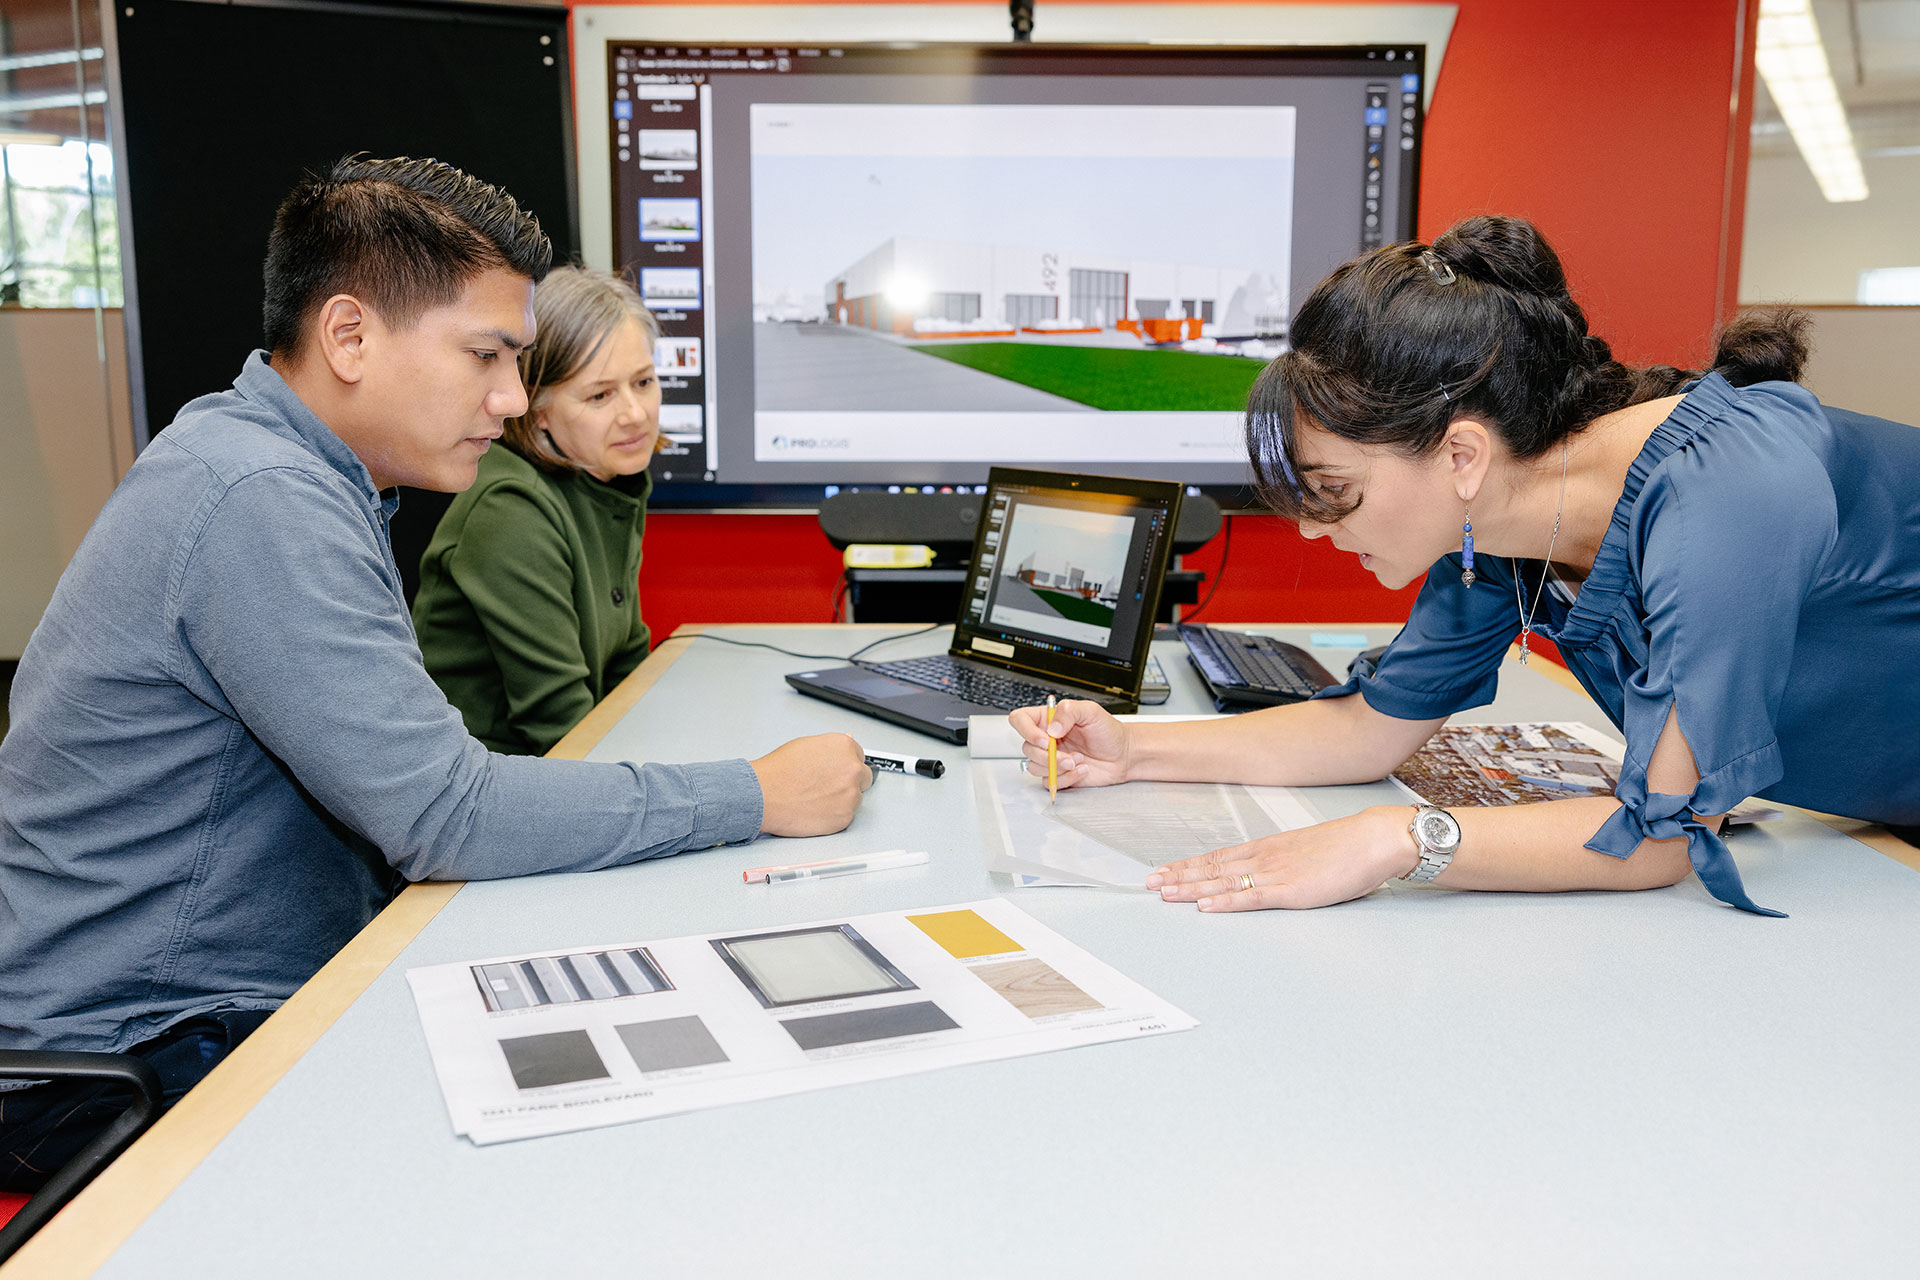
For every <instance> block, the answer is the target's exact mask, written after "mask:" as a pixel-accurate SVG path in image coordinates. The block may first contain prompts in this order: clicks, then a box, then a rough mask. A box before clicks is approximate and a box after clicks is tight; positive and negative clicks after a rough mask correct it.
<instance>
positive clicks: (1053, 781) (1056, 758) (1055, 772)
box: [1047, 694, 1060, 804]
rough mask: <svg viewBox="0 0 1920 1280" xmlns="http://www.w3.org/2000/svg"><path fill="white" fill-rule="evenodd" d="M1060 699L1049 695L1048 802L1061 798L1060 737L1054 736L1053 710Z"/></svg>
mask: <svg viewBox="0 0 1920 1280" xmlns="http://www.w3.org/2000/svg"><path fill="white" fill-rule="evenodd" d="M1058 705H1059V699H1058V698H1055V697H1054V696H1053V695H1052V694H1048V695H1047V803H1048V804H1052V803H1053V802H1054V801H1056V800H1058V799H1059V798H1060V739H1058V738H1056V737H1054V736H1053V712H1054V708H1055V707H1056V706H1058Z"/></svg>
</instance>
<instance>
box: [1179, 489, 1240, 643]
mask: <svg viewBox="0 0 1920 1280" xmlns="http://www.w3.org/2000/svg"><path fill="white" fill-rule="evenodd" d="M1232 553H1233V517H1232V516H1231V515H1229V514H1227V513H1226V512H1224V511H1223V512H1221V513H1220V567H1219V568H1217V569H1215V570H1214V571H1213V585H1212V586H1210V587H1208V588H1207V598H1206V599H1205V600H1202V601H1201V602H1200V603H1199V604H1197V605H1195V606H1193V612H1192V613H1190V614H1188V615H1187V616H1186V617H1184V618H1182V619H1180V621H1182V622H1192V621H1193V620H1194V619H1195V618H1197V617H1199V616H1200V613H1201V611H1202V610H1203V609H1205V608H1206V607H1207V606H1208V605H1210V604H1212V603H1213V593H1214V592H1216V591H1218V590H1219V589H1220V580H1221V579H1222V578H1224V577H1226V576H1227V557H1228V556H1229V555H1231V554H1232Z"/></svg>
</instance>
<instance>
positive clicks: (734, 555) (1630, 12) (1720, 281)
mask: <svg viewBox="0 0 1920 1280" xmlns="http://www.w3.org/2000/svg"><path fill="white" fill-rule="evenodd" d="M574 2H575V3H576V4H579V3H590V2H591V0H574ZM678 2H680V3H685V0H678ZM1072 2H1073V0H1047V4H1063V3H1072ZM1109 2H1110V0H1109ZM1457 3H1458V5H1459V18H1458V20H1457V22H1456V23H1455V24H1454V28H1453V35H1452V38H1451V40H1450V41H1449V43H1448V45H1447V56H1446V61H1445V62H1444V64H1443V65H1442V66H1441V68H1440V76H1439V79H1438V81H1437V88H1436V92H1435V95H1434V99H1433V106H1432V111H1431V113H1430V114H1429V116H1428V118H1427V132H1426V152H1425V167H1424V170H1423V172H1422V175H1421V202H1420V203H1421V216H1420V236H1421V238H1422V239H1426V240H1431V239H1432V238H1433V237H1434V236H1436V235H1438V234H1439V233H1440V232H1441V231H1444V230H1445V229H1446V228H1447V227H1448V226H1449V225H1450V224H1452V223H1453V222H1456V221H1458V220H1459V219H1461V218H1464V217H1468V216H1471V215H1473V214H1477V213H1508V214H1518V215H1521V216H1523V217H1527V218H1531V219H1533V220H1534V221H1535V222H1537V223H1539V224H1540V225H1541V227H1542V228H1543V229H1544V230H1545V231H1546V233H1547V235H1548V236H1549V237H1550V238H1551V239H1552V241H1553V243H1554V245H1555V247H1556V248H1558V249H1559V251H1560V253H1561V256H1562V257H1563V258H1564V259H1565V260H1566V262H1567V265H1568V268H1569V274H1570V275H1571V276H1572V279H1573V283H1574V290H1575V295H1576V296H1577V297H1578V298H1580V300H1581V302H1582V304H1583V305H1584V306H1585V307H1586V308H1587V312H1588V315H1589V318H1590V319H1591V320H1592V323H1593V328H1594V331H1595V332H1596V333H1599V334H1600V335H1602V336H1603V337H1606V338H1607V339H1608V340H1609V341H1611V342H1612V343H1613V346H1614V350H1615V352H1616V353H1617V354H1618V355H1619V356H1620V357H1621V358H1622V359H1625V360H1629V361H1640V362H1649V361H1661V362H1667V363H1674V364H1698V363H1699V362H1700V361H1702V360H1703V359H1704V358H1705V357H1706V355H1707V354H1708V341H1707V339H1708V335H1709V333H1710V332H1711V330H1712V329H1713V326H1714V325H1715V323H1716V322H1717V321H1718V320H1719V319H1720V318H1721V317H1722V316H1723V315H1725V314H1726V313H1728V312H1729V311H1731V309H1732V305H1733V297H1734V289H1735V287H1736V285H1737V282H1738V279H1739V274H1740V271H1739V266H1740V263H1739V234H1740V215H1741V211H1742V209H1743V208H1744V205H1745V188H1746V169H1747V148H1746V134H1747V125H1748V121H1749V119H1750V116H1751V112H1752V100H1751V89H1750V86H1751V84H1752V80H1753V29H1754V26H1755V23H1756V18H1757V11H1758V0H1684V2H1683V3H1675V2H1674V0H1580V2H1579V3H1571V2H1569V0H1457ZM992 7H993V8H995V9H996V10H1001V11H1004V6H1001V5H1000V4H999V3H998V2H997V0H995V3H994V4H993V5H992ZM1045 10H1046V5H1042V6H1041V9H1040V11H1039V18H1038V21H1039V22H1040V23H1042V24H1044V23H1045V22H1046V12H1045ZM1736 67H1739V68H1743V70H1741V71H1740V74H1739V75H1738V76H1737V77H1736ZM1736 79H1737V81H1738V83H1737V84H1736ZM582 163H595V161H594V160H592V159H590V158H587V157H582ZM1220 551H1221V541H1220V540H1219V539H1215V541H1214V543H1213V545H1211V546H1209V547H1207V548H1206V549H1205V550H1204V551H1202V552H1201V553H1199V554H1197V555H1194V556H1190V557H1188V558H1187V561H1186V564H1187V567H1189V568H1197V569H1204V570H1206V571H1208V572H1209V574H1211V573H1212V572H1213V571H1214V570H1215V569H1216V568H1217V567H1218V563H1219V558H1220ZM646 553H647V554H646V564H645V568H644V569H643V570H642V574H641V591H642V594H641V600H642V602H643V607H644V609H645V611H646V616H647V621H648V622H649V623H651V624H652V626H653V628H654V634H656V635H662V636H664V635H666V634H668V633H669V632H670V631H671V630H672V629H673V628H674V627H676V626H678V625H679V624H681V623H682V622H804V621H815V620H818V621H823V622H824V621H827V620H828V619H829V617H830V616H831V606H832V600H833V593H834V588H835V585H836V583H837V581H838V575H839V556H838V554H837V553H836V552H835V551H834V550H833V549H832V548H831V547H830V546H828V545H827V541H826V539H825V538H824V537H822V536H821V534H820V530H819V526H818V525H817V524H816V523H815V522H814V520H813V519H812V518H811V517H809V516H715V515H675V514H667V513H656V514H654V515H652V516H650V517H649V518H648V522H647V546H646ZM1411 600H1412V592H1411V591H1405V592H1397V593H1396V592H1389V591H1386V590H1383V589H1382V588H1381V587H1379V586H1378V585H1377V584H1376V583H1375V582H1374V581H1373V578H1372V576H1371V575H1370V574H1368V573H1367V572H1366V571H1365V570H1363V569H1361V568H1360V567H1359V564H1358V562H1357V561H1356V560H1354V558H1353V557H1351V556H1347V555H1344V554H1342V553H1340V552H1337V551H1335V550H1334V549H1333V548H1332V547H1331V546H1329V545H1328V544H1327V543H1326V542H1324V541H1321V542H1314V543H1308V542H1306V541H1304V540H1303V539H1302V538H1301V537H1300V536H1299V534H1298V533H1297V532H1296V531H1295V530H1294V529H1293V528H1292V527H1291V526H1288V525H1284V524H1282V523H1281V522H1279V521H1277V520H1274V519H1272V518H1271V517H1266V516H1245V517H1236V518H1235V519H1234V534H1233V548H1232V553H1231V556H1230V559H1229V563H1228V565H1227V573H1226V576H1225V578H1224V580H1223V581H1222V582H1221V584H1220V587H1219V591H1218V594H1217V595H1216V596H1215V597H1214V600H1213V602H1212V604H1211V605H1210V606H1209V608H1208V609H1207V612H1206V614H1205V617H1206V619H1208V620H1210V621H1216V622H1252V621H1340V620H1346V621H1366V622H1374V621H1382V620H1388V619H1398V618H1404V617H1405V616H1406V611H1407V608H1408V605H1409V603H1410V602H1411Z"/></svg>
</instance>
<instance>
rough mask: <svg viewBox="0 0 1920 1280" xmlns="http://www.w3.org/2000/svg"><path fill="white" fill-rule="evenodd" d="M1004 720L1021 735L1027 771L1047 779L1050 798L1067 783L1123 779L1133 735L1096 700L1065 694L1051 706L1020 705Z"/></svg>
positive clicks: (1087, 784)
mask: <svg viewBox="0 0 1920 1280" xmlns="http://www.w3.org/2000/svg"><path fill="white" fill-rule="evenodd" d="M1007 722H1008V723H1009V724H1011V725H1012V726H1013V729H1014V732H1016V733H1018V734H1019V735H1020V741H1021V744H1022V749H1023V751H1024V752H1025V755H1026V769H1027V772H1028V773H1030V774H1033V775H1034V776H1035V777H1038V778H1045V779H1047V781H1048V796H1049V800H1051V798H1052V796H1053V795H1054V794H1056V793H1058V792H1059V791H1062V790H1065V789H1067V788H1070V787H1104V786H1110V785H1112V784H1113V783H1116V782H1125V781H1126V780H1127V776H1128V775H1127V759H1128V754H1129V751H1130V749H1131V735H1130V733H1129V731H1128V728H1127V726H1126V725H1124V724H1121V723H1120V722H1119V721H1118V720H1115V719H1114V718H1113V717H1112V716H1111V715H1109V714H1108V713H1107V711H1106V709H1105V708H1103V707H1101V706H1100V704H1099V703H1097V702H1083V701H1081V700H1079V699H1078V698H1066V699H1059V700H1056V701H1055V703H1054V705H1053V706H1052V708H1048V707H1047V706H1046V705H1044V704H1042V705H1040V706H1033V707H1022V708H1020V709H1019V710H1018V711H1015V712H1013V713H1011V714H1010V715H1008V716H1007Z"/></svg>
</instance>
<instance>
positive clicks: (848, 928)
mask: <svg viewBox="0 0 1920 1280" xmlns="http://www.w3.org/2000/svg"><path fill="white" fill-rule="evenodd" d="M716 943H718V944H719V945H716ZM730 956H731V957H732V960H731V962H730V959H729V957H730ZM656 976H657V977H658V979H659V982H660V985H659V986H658V989H654V990H645V989H643V988H646V987H650V986H653V985H655V984H654V978H655V977H656ZM407 981H408V983H409V984H410V985H411V986H412V988H413V995H414V1001H415V1004H416V1005H417V1007H418V1009H419V1012H420V1023H421V1027H422V1028H423V1030H424V1031H425V1032H426V1038H427V1046H428V1049H429V1050H430V1051H431V1053H432V1055H433V1068H434V1073H435V1074H436V1075H437V1076H438V1078H439V1080H440V1087H441V1090H442V1092H443V1093H444V1095H445V1097H446V1101H447V1110H448V1113H449V1114H450V1116H451V1118H452V1121H453V1128H454V1132H456V1133H460V1134H465V1135H466V1136H467V1137H468V1138H470V1139H471V1140H472V1141H473V1142H475V1143H479V1144H485V1143H491V1142H503V1141H508V1140H511V1139H515V1138H530V1137H536V1136H540V1135H543V1134H550V1133H565V1132H570V1131H572V1130H576V1129H589V1128H597V1127H599V1126H602V1125H610V1124H621V1123H625V1122H628V1121H633V1120H646V1119H651V1118H653V1117H655V1116H663V1115H672V1114H675V1113H677V1112H682V1111H693V1110H698V1109H701V1108H705V1107H717V1106H725V1105H728V1104H731V1103H736V1102H746V1101H750V1100H753V1099H757V1098H771V1097H778V1096H781V1095H784V1094H790V1093H800V1092H804V1091H806V1090H810V1089H823V1088H827V1087H830V1086H833V1085H840V1084H853V1083H857V1082H860V1081H864V1080H878V1079H883V1078H885V1077H888V1076H896V1075H906V1074H908V1073H911V1072H916V1071H931V1070H933V1069H935V1068H938V1067H947V1066H954V1065H957V1064H961V1063H969V1062H986V1061H990V1060H992V1059H995V1058H1011V1057H1018V1056H1021V1055H1024V1054H1031V1053H1044V1052H1047V1051H1050V1050H1053V1049H1067V1048H1073V1047H1075V1046H1078V1045H1083V1044H1098V1043H1102V1042H1104V1041H1109V1040H1125V1039H1131V1038H1134V1037H1137V1036H1145V1035H1158V1034H1161V1033H1164V1032H1169V1031H1185V1030H1187V1029H1188V1028H1191V1027H1193V1026H1195V1025H1197V1024H1196V1022H1195V1021H1194V1019H1192V1018H1190V1017H1188V1016H1187V1015H1186V1014H1185V1013H1182V1012H1181V1011H1180V1010H1178V1009H1176V1008H1174V1007H1173V1006H1172V1005H1170V1004H1168V1003H1167V1002H1166V1001H1164V1000H1162V999H1160V998H1159V997H1157V996H1155V995H1154V994H1153V993H1152V992H1150V991H1148V990H1146V988H1144V987H1142V986H1140V985H1139V984H1138V983H1135V982H1133V981H1131V980H1130V979H1128V978H1126V977H1124V976H1122V975H1121V974H1119V973H1118V972H1116V971H1115V970H1113V969H1111V968H1109V967H1108V966H1107V965H1105V964H1103V963H1101V962H1100V961H1099V960H1097V959H1095V958H1094V957H1093V956H1091V955H1089V954H1087V953H1086V952H1085V951H1082V950H1081V949H1080V948H1078V947H1076V946H1074V945H1073V944H1072V943H1070V942H1068V941H1067V940H1066V939H1064V938H1062V937H1060V935H1058V934H1056V933H1054V932H1053V931H1052V930H1050V929H1048V928H1046V927H1045V926H1043V925H1041V924H1040V923H1039V922H1038V921H1036V920H1034V919H1033V918H1032V917H1031V916H1029V915H1027V914H1026V913H1025V912H1023V911H1021V910H1020V909H1019V908H1017V907H1015V906H1013V905H1012V904H1011V903H1008V902H1006V901H1005V900H1003V899H999V898H993V899H988V900H986V901H982V902H971V903H963V904H961V905H958V906H948V907H928V908H925V909H924V910H914V911H894V912H884V913H880V914H876V915H867V916H855V917H850V918H849V917H842V918H840V919H837V920H825V921H817V922H814V923H812V924H801V925H791V926H785V927H782V928H780V929H775V930H766V931H761V932H753V931H745V932H743V931H738V930H736V931H732V932H729V933H716V934H703V935H700V936H698V937H688V938H669V939H666V940H664V941H657V942H647V943H634V944H628V945H623V946H618V947H607V946H595V947H587V948H581V949H579V950H575V951H566V952H551V953H547V954H543V955H526V956H505V957H497V958H494V959H489V960H476V961H472V962H467V963H461V964H444V965H433V966H430V967H425V968H418V969H411V970H409V971H408V972H407ZM834 990H848V991H852V990H858V991H860V992H861V993H862V994H852V995H846V996H839V997H834V996H827V997H825V998H819V999H814V998H812V997H814V996H816V995H818V994H819V993H820V992H822V991H834Z"/></svg>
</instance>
